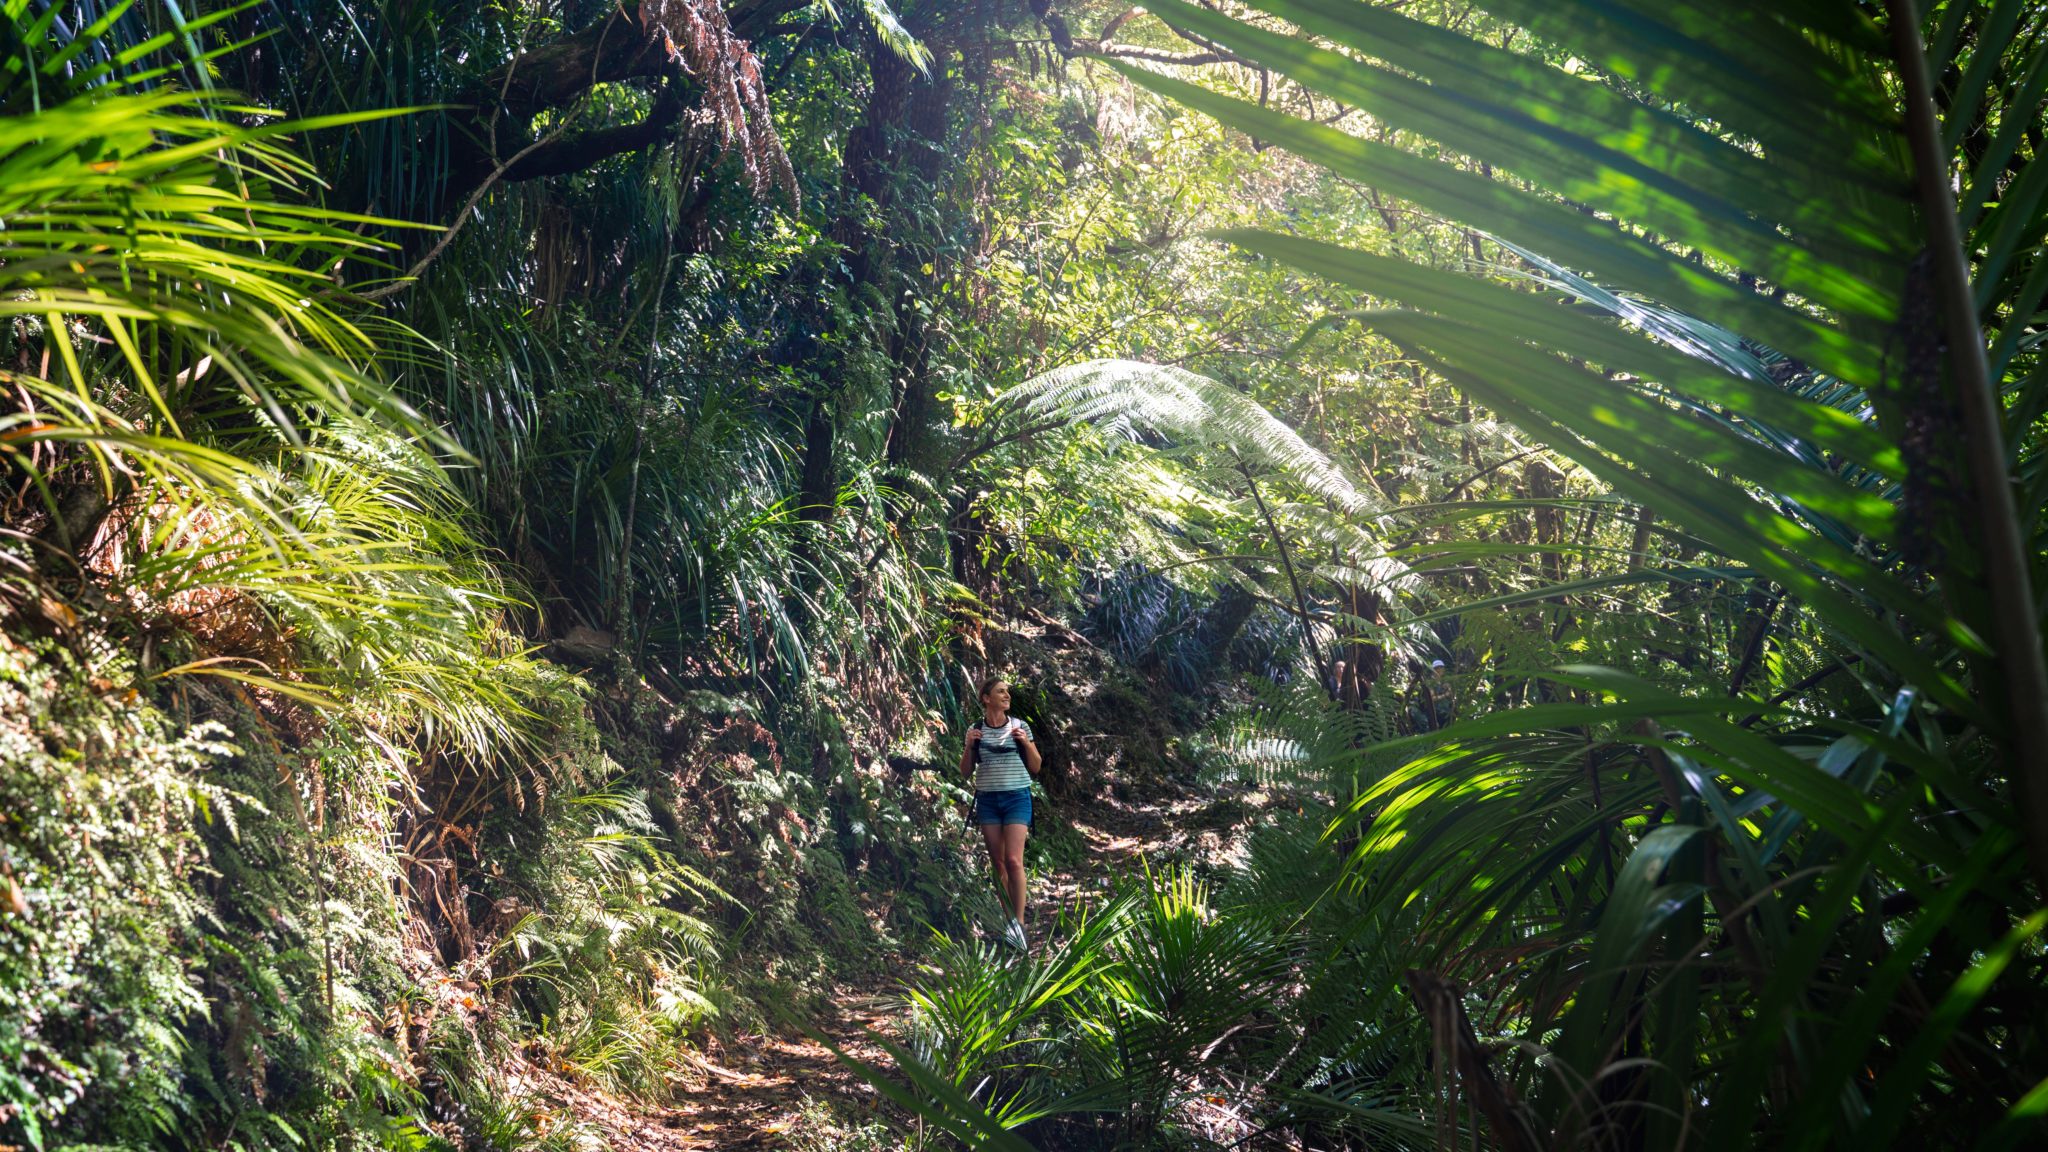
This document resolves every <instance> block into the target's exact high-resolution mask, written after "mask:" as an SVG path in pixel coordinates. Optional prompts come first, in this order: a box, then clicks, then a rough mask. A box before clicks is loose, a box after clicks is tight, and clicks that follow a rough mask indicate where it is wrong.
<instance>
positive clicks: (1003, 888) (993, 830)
mask: <svg viewBox="0 0 2048 1152" xmlns="http://www.w3.org/2000/svg"><path fill="white" fill-rule="evenodd" d="M1007 827H1008V826H1007V825H1003V824H983V825H982V826H981V842H982V843H984V844H986V845H988V866H989V871H991V872H994V873H995V874H996V891H998V892H1001V893H1002V894H1003V903H1004V904H1005V905H1007V904H1009V903H1010V902H1011V901H1010V865H1009V862H1008V861H1007V860H1006V859H1005V858H1004V857H1003V833H1004V831H1006V830H1007Z"/></svg>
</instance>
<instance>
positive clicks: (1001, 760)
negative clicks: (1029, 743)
mask: <svg viewBox="0 0 2048 1152" xmlns="http://www.w3.org/2000/svg"><path fill="white" fill-rule="evenodd" d="M1019 733H1022V734H1023V736H1024V738H1025V739H1026V740H1029V739H1031V738H1032V737H1031V725H1029V724H1026V723H1025V722H1023V721H1022V720H1019V719H1017V718H1016V717H1015V716H1012V717H1010V722H1009V723H1007V724H1004V725H1003V726H1002V727H1000V728H990V727H988V726H987V725H985V724H984V725H983V726H982V729H981V759H980V761H979V762H978V763H977V764H976V765H975V768H974V790H975V791H976V792H1014V791H1016V790H1017V789H1019V788H1029V787H1031V773H1030V772H1028V771H1026V770H1025V768H1024V754H1023V753H1022V752H1019V751H1018V750H1017V735H1018V734H1019Z"/></svg>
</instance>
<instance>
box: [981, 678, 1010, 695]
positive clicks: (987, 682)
mask: <svg viewBox="0 0 2048 1152" xmlns="http://www.w3.org/2000/svg"><path fill="white" fill-rule="evenodd" d="M1009 682H1010V678H1009V677H1008V676H990V677H987V678H986V679H984V680H982V682H981V688H980V690H979V692H978V693H977V694H976V698H977V699H981V700H986V699H988V694H989V693H991V692H993V691H995V690H996V685H998V684H1008V683H1009Z"/></svg>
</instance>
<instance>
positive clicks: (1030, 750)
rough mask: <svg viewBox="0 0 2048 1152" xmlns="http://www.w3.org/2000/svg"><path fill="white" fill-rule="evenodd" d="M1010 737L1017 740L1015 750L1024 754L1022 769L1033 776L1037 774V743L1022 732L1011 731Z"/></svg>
mask: <svg viewBox="0 0 2048 1152" xmlns="http://www.w3.org/2000/svg"><path fill="white" fill-rule="evenodd" d="M1010 738H1011V739H1013V740H1015V741H1016V742H1017V751H1018V752H1020V753H1022V754H1023V756H1024V770H1025V771H1027V772H1029V773H1031V774H1032V775H1033V776H1036V775H1038V764H1039V760H1038V745H1037V744H1036V743H1034V742H1033V741H1032V740H1030V739H1029V738H1027V737H1026V736H1025V735H1024V733H1022V732H1016V733H1012V734H1011V737H1010Z"/></svg>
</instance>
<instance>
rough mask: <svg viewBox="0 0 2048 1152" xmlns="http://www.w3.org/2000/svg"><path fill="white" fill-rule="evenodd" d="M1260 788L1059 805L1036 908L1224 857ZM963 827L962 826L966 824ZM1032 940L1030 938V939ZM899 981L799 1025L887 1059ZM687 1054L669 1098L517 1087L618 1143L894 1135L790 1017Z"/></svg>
mask: <svg viewBox="0 0 2048 1152" xmlns="http://www.w3.org/2000/svg"><path fill="white" fill-rule="evenodd" d="M1260 799H1262V797H1260V796H1259V795H1258V794H1257V793H1247V792H1245V791H1243V790H1240V789H1234V788H1226V789H1221V790H1217V791H1214V792H1210V791H1208V790H1196V789H1193V788H1191V787H1189V786H1187V785H1184V784H1178V783H1175V782H1173V781H1171V780H1159V781H1157V782H1156V783H1155V784H1154V785H1153V786H1152V787H1151V788H1150V789H1149V790H1148V794H1146V795H1132V796H1130V797H1129V798H1125V799H1117V798H1114V797H1113V796H1109V795H1104V796H1099V797H1097V798H1095V799H1093V800H1090V801H1088V802H1087V804H1086V805H1085V808H1084V809H1082V810H1066V811H1062V812H1061V815H1062V816H1063V817H1064V818H1065V820H1066V822H1067V823H1068V824H1069V825H1070V826H1071V827H1072V828H1073V830H1074V831H1075V832H1076V833H1077V834H1078V835H1079V837H1080V839H1081V841H1082V843H1083V845H1084V851H1083V852H1082V853H1081V854H1080V856H1079V858H1078V859H1074V860H1072V862H1071V863H1070V864H1069V865H1067V866H1054V867H1049V868H1048V869H1047V870H1046V871H1044V872H1042V873H1039V874H1037V875H1034V877H1033V886H1032V893H1031V896H1032V902H1033V907H1034V909H1035V913H1034V914H1033V919H1035V920H1036V921H1037V923H1038V924H1039V925H1041V926H1044V925H1050V924H1051V923H1052V922H1053V920H1054V916H1053V915H1052V910H1053V909H1055V908H1058V907H1062V906H1070V905H1073V904H1079V903H1087V902H1090V901H1092V900H1094V899H1099V898H1100V894H1102V893H1104V892H1106V891H1107V890H1108V888H1109V887H1110V886H1111V885H1112V884H1113V883H1114V882H1115V880H1116V879H1117V878H1118V877H1122V876H1128V875H1130V874H1131V873H1132V872H1133V871H1135V870H1137V869H1139V868H1141V867H1143V862H1145V861H1150V862H1151V863H1152V864H1153V865H1154V866H1155V867H1156V866H1158V865H1159V864H1160V863H1162V862H1177V861H1187V862H1201V863H1205V864H1208V865H1211V866H1216V865H1222V864H1224V863H1226V862H1227V861H1228V860H1229V859H1230V857H1231V856H1232V855H1233V854H1234V853H1235V852H1236V851H1237V850H1238V849H1239V848H1240V847H1241V846H1242V842H1243V836H1244V834H1245V832H1246V831H1247V830H1248V821H1246V820H1245V819H1244V816H1245V814H1246V811H1247V808H1248V807H1250V806H1256V805H1257V804H1258V802H1259V801H1260ZM962 834H963V835H966V834H967V833H966V831H965V830H964V829H963V830H962ZM1068 855H1069V857H1070V859H1071V857H1072V854H1068ZM1044 930H1045V929H1044V928H1043V927H1040V928H1037V929H1034V931H1035V932H1036V931H1044ZM1039 946H1040V944H1039V939H1038V938H1035V939H1034V941H1033V947H1034V949H1036V948H1037V947H1039ZM897 959H898V960H900V961H901V963H893V964H890V965H888V966H887V968H888V969H894V970H897V971H904V970H906V969H907V967H908V965H909V963H910V962H911V961H910V958H909V957H900V958H897ZM902 991H903V990H902V987H901V986H900V985H897V984H887V985H873V986H854V985H843V986H840V987H838V988H835V989H833V990H832V992H831V993H830V994H829V995H827V996H825V997H824V998H823V999H824V1003H825V1005H826V1007H825V1010H824V1011H823V1012H822V1013H821V1014H819V1015H816V1016H814V1017H813V1018H812V1019H810V1020H809V1021H808V1025H809V1027H810V1028H812V1029H814V1030H815V1031H816V1032H818V1033H819V1034H821V1035H823V1036H824V1037H826V1038H829V1039H830V1040H831V1041H832V1043H834V1044H836V1045H838V1046H839V1047H840V1048H841V1049H842V1050H843V1051H845V1052H846V1053H847V1054H848V1055H850V1056H853V1057H855V1058H857V1059H859V1060H862V1061H864V1062H866V1063H869V1064H872V1065H875V1066H878V1067H883V1068H887V1067H889V1066H890V1060H889V1057H888V1055H887V1054H886V1053H885V1052H883V1051H882V1050H881V1049H880V1048H879V1047H878V1046H876V1045H875V1044H874V1043H873V1042H872V1041H871V1040H870V1039H869V1038H868V1033H869V1032H874V1033H877V1034H880V1035H883V1036H890V1037H894V1036H895V1035H896V1034H897V1030H898V1022H899V1020H900V1018H901V1015H902V1013H903V1011H904V1003H903V999H902ZM693 1062H694V1063H695V1065H696V1067H697V1070H698V1079H697V1080H696V1081H695V1082H694V1083H687V1084H682V1085H679V1088H680V1089H681V1091H680V1093H679V1095H678V1100H677V1102H676V1103H674V1104H672V1105H668V1106H650V1105H646V1104H638V1103H632V1102H627V1101H622V1100H618V1099H615V1098H612V1097H608V1096H605V1095H604V1094H602V1093H599V1092H595V1091H593V1090H589V1089H586V1088H580V1087H578V1086H576V1085H574V1084H571V1083H569V1082H567V1081H560V1080H555V1081H552V1082H550V1083H546V1084H542V1083H532V1084H529V1085H527V1086H526V1087H527V1088H528V1090H529V1091H534V1092H536V1093H537V1094H538V1095H539V1096H540V1097H541V1098H543V1099H548V1100H550V1101H551V1102H553V1103H555V1104H557V1106H559V1107H562V1108H564V1109H565V1110H566V1111H567V1112H568V1113H569V1114H570V1115H572V1116H573V1117H575V1119H576V1120H577V1122H578V1123H579V1125H580V1126H581V1127H582V1128H583V1129H584V1131H585V1132H586V1133H589V1134H592V1135H595V1136H596V1137H597V1138H598V1139H599V1140H600V1141H602V1142H603V1144H602V1145H601V1146H608V1147H610V1148H612V1149H615V1150H617V1152H696V1150H701V1149H792V1150H797V1152H817V1150H822V1149H826V1148H833V1147H839V1146H844V1145H855V1146H865V1147H885V1146H890V1145H892V1144H893V1143H894V1141H893V1140H881V1139H873V1140H872V1141H863V1140H860V1139H859V1135H860V1134H861V1132H862V1129H864V1128H865V1129H868V1130H869V1131H870V1132H871V1133H872V1134H873V1136H875V1137H879V1136H880V1134H881V1133H880V1128H881V1127H882V1126H883V1125H884V1124H885V1116H887V1115H888V1114H889V1113H890V1111H891V1109H890V1107H889V1106H886V1105H884V1104H883V1103H882V1101H881V1098H880V1096H879V1094H878V1093H877V1092H876V1091H875V1089H874V1088H873V1086H872V1085H870V1084H868V1083H867V1081H866V1080H864V1079H862V1078H861V1077H860V1076H859V1075H858V1074H856V1073H855V1072H853V1071H852V1070H851V1069H849V1068H847V1067H846V1066H845V1065H844V1064H841V1063H840V1062H839V1061H838V1060H837V1059H836V1058H835V1057H834V1056H833V1054H832V1052H831V1050H830V1049H828V1048H827V1047H825V1045H823V1044H820V1043H819V1042H818V1041H817V1040H815V1039H813V1038H811V1037H810V1036H807V1035H804V1034H803V1032H802V1031H800V1030H798V1029H796V1028H787V1029H782V1030H776V1031H768V1032H760V1033H752V1034H741V1035H738V1036H735V1037H730V1038H728V1039H727V1040H726V1041H725V1042H724V1043H722V1044H714V1045H709V1046H707V1048H706V1050H705V1051H704V1052H703V1053H700V1054H698V1055H696V1056H695V1057H693Z"/></svg>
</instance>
